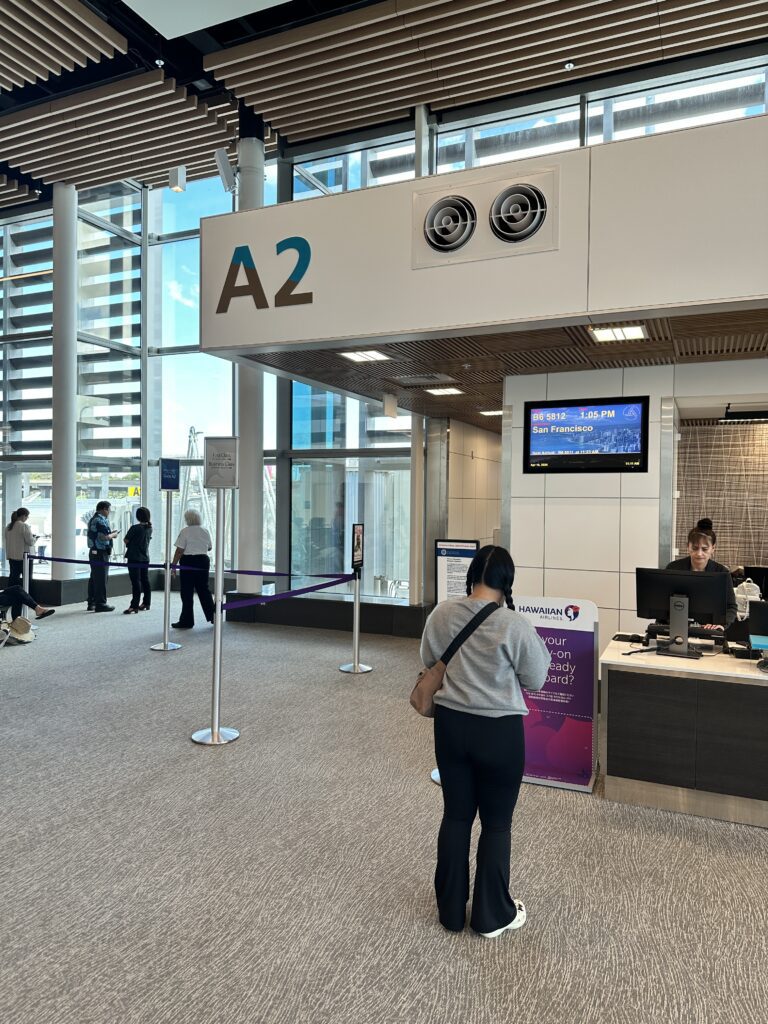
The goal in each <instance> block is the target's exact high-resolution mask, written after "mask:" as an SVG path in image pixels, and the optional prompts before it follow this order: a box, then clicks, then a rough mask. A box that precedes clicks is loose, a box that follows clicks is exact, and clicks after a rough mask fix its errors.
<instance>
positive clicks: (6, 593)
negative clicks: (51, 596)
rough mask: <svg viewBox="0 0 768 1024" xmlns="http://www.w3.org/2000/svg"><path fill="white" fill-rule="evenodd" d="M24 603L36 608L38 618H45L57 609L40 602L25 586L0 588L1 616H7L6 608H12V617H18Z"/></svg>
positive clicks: (28, 606)
mask: <svg viewBox="0 0 768 1024" xmlns="http://www.w3.org/2000/svg"><path fill="white" fill-rule="evenodd" d="M22 605H26V606H27V608H34V609H35V615H36V616H37V618H38V619H45V618H47V617H48V616H49V615H53V613H54V612H55V611H56V609H55V608H46V607H44V606H43V605H42V604H38V603H37V601H36V600H35V599H34V597H32V595H31V594H28V593H27V592H26V590H24V589H23V587H6V588H5V590H0V616H2V618H5V609H6V608H10V609H11V610H12V611H11V616H12V618H14V619H17V618H18V617H19V616H20V615H21V606H22Z"/></svg>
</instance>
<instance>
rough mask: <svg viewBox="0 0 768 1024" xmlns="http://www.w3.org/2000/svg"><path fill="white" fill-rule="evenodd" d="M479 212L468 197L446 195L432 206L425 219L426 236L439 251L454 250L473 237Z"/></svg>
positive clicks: (429, 242)
mask: <svg viewBox="0 0 768 1024" xmlns="http://www.w3.org/2000/svg"><path fill="white" fill-rule="evenodd" d="M476 224H477V214H476V213H475V208H474V206H473V205H472V203H470V202H469V200H468V199H463V198H462V197H461V196H446V197H445V198H444V199H438V201H437V202H436V203H434V204H433V205H432V206H430V208H429V210H428V211H427V216H426V217H425V219H424V237H425V238H426V240H427V243H428V244H429V245H431V246H432V248H433V249H436V250H437V251H438V252H454V251H455V250H456V249H460V248H461V247H462V245H465V244H466V243H467V242H468V241H469V239H470V238H471V237H472V235H473V233H474V230H475V225H476Z"/></svg>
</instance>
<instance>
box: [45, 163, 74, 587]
mask: <svg viewBox="0 0 768 1024" xmlns="http://www.w3.org/2000/svg"><path fill="white" fill-rule="evenodd" d="M52 385H53V402H52V410H53V423H54V430H53V438H52V441H51V468H52V476H51V481H52V488H51V534H52V536H51V546H52V554H53V555H55V556H56V557H57V558H74V557H75V523H76V519H77V503H76V501H75V494H76V490H75V486H76V475H77V191H76V190H75V187H74V185H65V184H63V183H62V182H56V184H55V185H54V186H53V381H52ZM74 575H75V567H74V566H73V565H69V564H67V563H65V562H52V563H51V578H52V579H57V580H66V579H72V578H74Z"/></svg>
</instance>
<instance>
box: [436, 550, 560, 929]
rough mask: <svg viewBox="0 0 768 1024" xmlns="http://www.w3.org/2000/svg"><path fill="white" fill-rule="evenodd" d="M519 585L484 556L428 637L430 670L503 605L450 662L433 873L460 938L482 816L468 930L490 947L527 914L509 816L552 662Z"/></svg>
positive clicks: (510, 567)
mask: <svg viewBox="0 0 768 1024" xmlns="http://www.w3.org/2000/svg"><path fill="white" fill-rule="evenodd" d="M514 578H515V565H514V562H513V561H512V558H511V556H510V554H509V552H508V551H507V550H506V549H505V548H499V547H494V546H493V545H487V546H486V547H483V548H481V549H480V550H479V551H478V553H477V554H476V555H475V557H474V559H473V560H472V564H471V565H470V567H469V571H468V572H467V596H466V598H460V599H456V600H451V601H443V602H442V603H441V604H439V605H438V606H437V607H436V608H435V610H434V611H433V612H432V614H431V615H430V616H429V618H428V619H427V624H426V626H425V628H424V635H423V636H422V638H421V656H422V659H423V661H424V664H425V665H427V666H432V665H434V664H435V662H436V661H437V660H438V659H439V658H440V656H441V655H442V654H443V652H444V651H445V650H446V648H447V647H448V646H449V644H450V643H451V641H452V640H453V639H454V637H455V636H456V635H457V634H458V633H459V632H460V631H461V629H462V628H463V627H464V626H466V625H467V623H468V622H469V621H470V619H472V618H473V616H474V615H475V614H476V613H477V612H478V611H480V609H481V608H483V606H484V605H486V604H487V603H488V602H489V601H493V602H495V603H497V604H498V605H499V606H500V607H499V610H498V611H496V612H494V613H493V614H491V615H490V616H489V617H488V618H487V619H486V620H485V621H484V622H483V623H482V624H481V625H480V626H479V627H478V628H477V630H476V631H475V632H474V633H473V634H472V635H471V636H470V637H469V639H468V640H466V641H465V643H464V644H463V645H462V646H461V647H460V648H459V650H458V651H457V652H456V654H455V655H454V656H453V658H451V660H450V662H449V664H448V667H447V669H446V673H445V678H444V681H443V685H442V687H441V689H440V690H438V691H437V693H436V694H435V720H434V725H435V755H436V759H437V766H438V768H439V769H440V781H441V783H442V789H443V804H444V810H443V820H442V823H441V825H440V832H439V835H438V840H437V869H436V871H435V892H436V895H437V908H438V915H439V918H440V923H441V924H442V925H443V927H445V928H447V929H448V930H449V931H461V930H462V929H463V927H464V923H465V917H466V904H467V901H468V899H469V842H470V836H471V833H472V823H473V821H474V819H475V815H476V814H477V813H478V812H479V814H480V823H481V826H482V830H481V833H480V839H479V842H478V846H477V863H476V867H475V884H474V891H473V896H472V915H471V919H470V923H471V925H472V928H474V930H475V931H477V932H479V933H480V934H481V935H483V936H485V937H486V938H495V937H496V936H497V935H500V934H501V933H502V932H504V931H506V930H507V929H514V928H520V927H521V926H522V925H523V924H525V919H526V911H525V907H524V906H523V904H522V903H521V902H520V900H517V899H513V898H512V897H511V896H510V894H509V862H510V854H511V826H512V813H513V811H514V809H515V804H516V802H517V796H518V793H519V791H520V783H521V782H522V778H523V767H524V763H525V737H524V733H523V715H527V714H528V709H527V707H526V705H525V701H524V700H523V694H522V689H526V690H540V689H541V688H542V687H543V686H544V683H545V682H546V680H547V672H548V670H549V662H550V656H549V652H548V651H547V648H546V646H545V644H544V641H543V640H542V639H541V638H540V637H539V635H538V633H537V632H536V630H535V629H534V628H533V626H532V625H531V624H530V622H528V620H527V619H525V618H524V617H523V616H522V615H518V613H517V612H516V611H515V610H514V604H513V601H512V583H513V582H514ZM505 605H506V607H505ZM521 688H522V689H521Z"/></svg>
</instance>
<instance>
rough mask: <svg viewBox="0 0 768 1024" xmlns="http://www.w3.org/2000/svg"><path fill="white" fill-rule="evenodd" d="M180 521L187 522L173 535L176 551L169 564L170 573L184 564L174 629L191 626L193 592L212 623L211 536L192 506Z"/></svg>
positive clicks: (193, 612) (189, 627) (193, 605)
mask: <svg viewBox="0 0 768 1024" xmlns="http://www.w3.org/2000/svg"><path fill="white" fill-rule="evenodd" d="M184 522H185V523H186V524H187V525H186V526H185V527H184V529H183V530H182V531H181V532H180V533H179V536H178V537H177V538H176V550H175V551H174V553H173V562H172V563H171V566H172V569H173V571H174V572H175V571H176V566H177V565H179V564H181V566H182V568H184V567H186V571H184V572H182V574H181V580H180V581H179V590H180V591H181V615H179V621H178V622H173V623H171V625H172V626H173V628H174V629H192V627H193V626H194V624H195V591H197V596H198V598H199V599H200V606H201V608H202V609H203V615H205V617H206V619H207V620H208V622H213V613H214V604H213V596H212V594H211V591H210V588H209V586H208V576H209V574H210V571H211V560H210V558H209V557H208V552H209V551H210V550H211V548H212V547H213V544H212V542H211V535H210V533H208V531H207V530H206V529H205V528H204V527H203V526H202V525H201V522H202V520H201V519H200V513H199V512H196V511H195V510H194V509H192V508H188V509H187V511H186V512H185V513H184Z"/></svg>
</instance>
